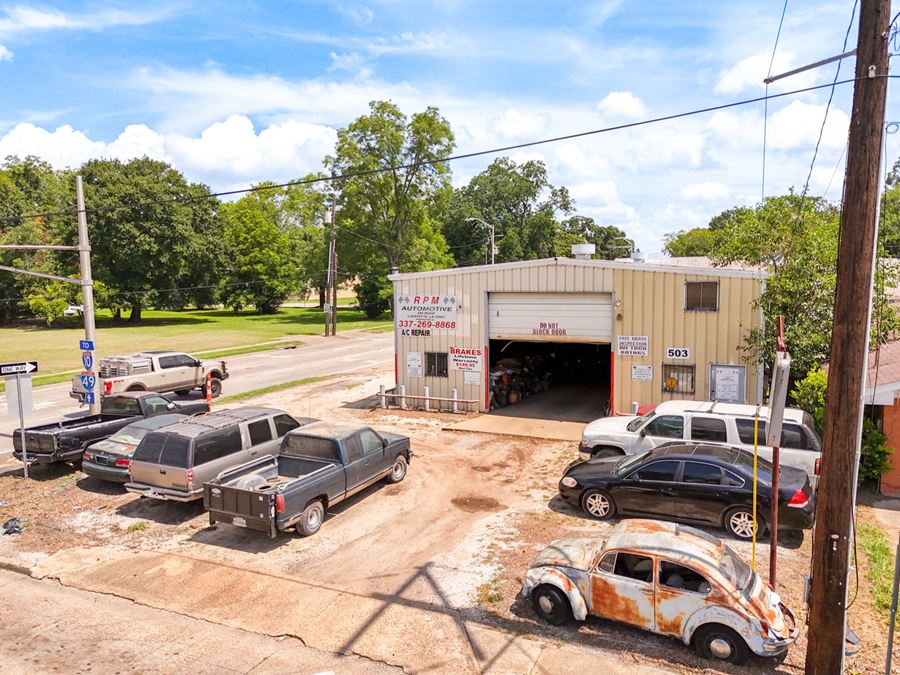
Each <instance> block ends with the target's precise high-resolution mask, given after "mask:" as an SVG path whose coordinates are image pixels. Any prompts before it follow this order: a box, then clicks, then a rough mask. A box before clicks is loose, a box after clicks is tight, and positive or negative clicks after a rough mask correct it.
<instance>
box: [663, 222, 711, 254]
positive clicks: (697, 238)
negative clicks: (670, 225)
mask: <svg viewBox="0 0 900 675" xmlns="http://www.w3.org/2000/svg"><path fill="white" fill-rule="evenodd" d="M715 245H716V231H715V230H712V229H710V228H708V227H695V228H692V229H690V230H679V231H678V232H670V233H669V234H667V235H666V236H665V244H664V245H663V250H664V251H665V252H666V255H670V256H672V257H673V258H681V257H684V256H698V255H706V256H708V255H709V254H710V253H711V252H712V250H713V248H715Z"/></svg>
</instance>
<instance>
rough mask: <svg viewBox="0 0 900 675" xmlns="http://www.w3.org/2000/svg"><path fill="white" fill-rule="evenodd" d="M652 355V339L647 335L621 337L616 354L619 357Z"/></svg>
mask: <svg viewBox="0 0 900 675" xmlns="http://www.w3.org/2000/svg"><path fill="white" fill-rule="evenodd" d="M649 353H650V337H649V336H647V335H620V336H619V340H618V346H617V348H616V354H617V355H619V356H647V354H649Z"/></svg>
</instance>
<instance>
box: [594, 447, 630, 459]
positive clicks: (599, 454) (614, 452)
mask: <svg viewBox="0 0 900 675" xmlns="http://www.w3.org/2000/svg"><path fill="white" fill-rule="evenodd" d="M624 455H625V453H624V452H622V451H621V450H619V449H618V448H597V449H596V450H595V451H594V454H592V455H591V459H606V458H608V457H624Z"/></svg>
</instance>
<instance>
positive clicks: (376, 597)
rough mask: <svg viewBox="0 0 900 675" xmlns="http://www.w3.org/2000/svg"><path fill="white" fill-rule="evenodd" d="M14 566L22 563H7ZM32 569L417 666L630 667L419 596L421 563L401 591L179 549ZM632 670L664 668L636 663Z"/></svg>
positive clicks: (62, 555)
mask: <svg viewBox="0 0 900 675" xmlns="http://www.w3.org/2000/svg"><path fill="white" fill-rule="evenodd" d="M0 562H2V561H0ZM13 564H15V565H20V566H21V561H6V564H5V565H4V564H0V566H5V567H7V568H9V567H10V566H11V565H13ZM20 569H21V568H20ZM30 574H31V576H33V577H35V578H38V579H41V578H46V579H56V580H58V581H59V582H60V583H62V584H63V585H64V586H67V587H70V588H75V589H81V590H86V591H94V592H99V593H105V594H111V595H115V596H118V597H120V598H124V599H127V600H131V601H134V602H136V603H138V604H140V605H145V606H147V607H153V608H158V609H162V610H166V611H170V612H176V613H179V614H183V615H185V616H188V617H192V618H196V619H203V620H206V621H209V622H211V623H214V624H219V625H222V626H227V627H230V628H235V629H240V630H244V631H250V632H253V633H258V634H262V635H269V636H281V635H287V636H290V637H295V638H298V639H299V640H301V641H302V643H303V644H304V645H305V646H306V647H309V648H312V649H315V650H319V651H322V652H328V653H332V654H353V655H357V656H361V657H364V658H366V659H371V660H372V661H375V662H378V663H380V664H383V665H386V666H399V667H402V668H403V669H404V670H406V671H410V672H423V671H425V672H435V673H482V672H483V673H541V674H546V675H551V674H556V673H559V674H563V673H573V672H604V671H606V672H619V669H620V667H621V665H622V664H621V663H620V662H619V661H618V660H617V659H616V658H615V655H607V654H604V653H602V652H599V651H596V650H592V649H582V648H578V647H574V646H568V645H552V644H550V643H548V642H546V641H544V640H542V639H539V638H536V637H532V636H522V635H518V634H515V633H513V632H505V631H503V630H498V629H497V628H495V627H493V626H491V625H488V624H487V623H485V622H482V621H480V620H478V619H477V618H476V619H473V618H469V617H466V616H463V614H462V613H461V612H460V611H459V610H457V609H455V608H452V607H449V606H446V605H442V604H436V603H431V602H425V601H422V600H419V599H417V596H420V594H419V593H417V592H416V591H417V586H420V585H421V584H426V585H427V584H429V583H431V582H430V579H429V571H428V570H427V569H422V568H418V569H416V570H412V571H411V573H410V576H409V579H408V581H407V582H406V583H405V584H403V586H402V587H401V590H400V592H398V593H396V594H382V593H377V592H371V593H360V592H355V591H349V590H346V589H341V588H337V587H334V586H330V585H326V584H320V583H317V582H314V581H309V580H305V579H301V578H295V577H285V576H280V575H275V574H269V573H263V572H254V571H249V570H246V569H240V568H237V567H234V566H231V565H228V564H224V563H221V562H210V561H207V560H200V559H197V558H193V557H190V556H186V555H183V554H181V553H177V552H169V553H159V552H137V553H135V552H134V551H128V550H113V549H110V548H84V549H67V550H64V551H60V552H59V553H57V554H55V555H53V556H50V557H48V558H45V559H44V560H42V561H41V562H39V563H37V564H36V565H33V566H31V567H30ZM628 670H629V672H632V673H635V674H637V675H649V674H651V673H662V672H664V671H661V670H658V669H655V668H648V667H642V666H639V665H636V664H629V667H628Z"/></svg>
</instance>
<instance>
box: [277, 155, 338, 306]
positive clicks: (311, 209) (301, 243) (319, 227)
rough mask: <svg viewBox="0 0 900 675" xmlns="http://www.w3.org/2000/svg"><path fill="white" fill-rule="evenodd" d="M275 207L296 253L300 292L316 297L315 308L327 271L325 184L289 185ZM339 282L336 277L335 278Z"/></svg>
mask: <svg viewBox="0 0 900 675" xmlns="http://www.w3.org/2000/svg"><path fill="white" fill-rule="evenodd" d="M324 177H325V176H324V174H322V173H318V174H307V175H306V176H304V177H303V178H302V179H301V181H310V180H314V179H318V178H324ZM282 195H283V196H282V197H281V199H280V203H279V211H280V213H281V220H282V225H283V226H284V227H285V228H287V230H288V232H289V233H290V236H291V238H292V240H293V242H294V246H295V247H296V249H297V250H298V251H299V257H298V261H297V262H298V263H299V266H300V269H299V278H298V283H299V286H300V292H301V293H302V294H304V295H306V294H307V293H308V292H309V291H310V290H316V291H318V294H319V305H320V306H322V305H323V304H324V302H325V284H326V283H327V270H328V231H327V226H326V222H330V221H328V218H330V217H331V206H330V196H329V194H328V187H327V184H325V183H311V184H300V185H291V186H289V187H287V188H285V189H284V191H283V193H282ZM339 278H340V275H339Z"/></svg>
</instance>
